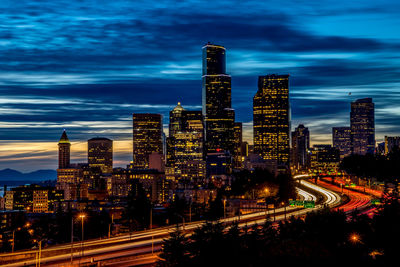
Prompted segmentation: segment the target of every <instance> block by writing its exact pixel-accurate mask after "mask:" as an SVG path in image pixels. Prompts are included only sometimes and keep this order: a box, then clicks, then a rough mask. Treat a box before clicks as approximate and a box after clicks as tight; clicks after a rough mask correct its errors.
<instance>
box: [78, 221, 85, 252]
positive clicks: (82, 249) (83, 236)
mask: <svg viewBox="0 0 400 267" xmlns="http://www.w3.org/2000/svg"><path fill="white" fill-rule="evenodd" d="M85 217H86V215H85V214H83V213H82V214H80V215H79V218H80V219H81V221H82V257H83V243H84V240H83V238H84V236H83V234H84V232H83V219H85Z"/></svg>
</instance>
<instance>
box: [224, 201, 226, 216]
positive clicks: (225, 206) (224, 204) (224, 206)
mask: <svg viewBox="0 0 400 267" xmlns="http://www.w3.org/2000/svg"><path fill="white" fill-rule="evenodd" d="M225 218H226V198H224V219H225Z"/></svg>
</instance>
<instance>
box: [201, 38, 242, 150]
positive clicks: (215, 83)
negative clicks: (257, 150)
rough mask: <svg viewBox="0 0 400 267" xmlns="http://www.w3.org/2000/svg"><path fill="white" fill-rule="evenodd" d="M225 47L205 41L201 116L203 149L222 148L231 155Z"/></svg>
mask: <svg viewBox="0 0 400 267" xmlns="http://www.w3.org/2000/svg"><path fill="white" fill-rule="evenodd" d="M225 52H226V49H225V47H223V46H219V45H213V44H210V43H208V44H206V45H205V46H204V47H203V77H202V79H203V92H202V95H203V99H202V102H203V115H204V118H205V132H206V134H205V140H206V152H207V153H214V152H218V151H221V150H224V151H229V152H230V154H231V155H232V154H233V150H234V144H233V142H234V141H233V139H234V134H233V127H234V122H235V111H234V110H233V109H232V108H231V76H230V75H227V74H226V54H225Z"/></svg>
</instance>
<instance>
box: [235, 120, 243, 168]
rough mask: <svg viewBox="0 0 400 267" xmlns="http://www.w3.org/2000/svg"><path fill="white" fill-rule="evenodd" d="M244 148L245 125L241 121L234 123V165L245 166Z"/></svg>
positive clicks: (237, 166)
mask: <svg viewBox="0 0 400 267" xmlns="http://www.w3.org/2000/svg"><path fill="white" fill-rule="evenodd" d="M244 149H245V148H243V126H242V123H241V122H235V124H234V153H233V166H234V167H235V168H243V166H244V165H243V164H244V159H245V156H246V155H245V153H246V151H245V150H244Z"/></svg>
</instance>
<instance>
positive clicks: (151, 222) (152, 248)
mask: <svg viewBox="0 0 400 267" xmlns="http://www.w3.org/2000/svg"><path fill="white" fill-rule="evenodd" d="M152 229H153V207H151V208H150V231H151V230H152ZM153 254H154V235H153V231H151V255H153Z"/></svg>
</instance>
